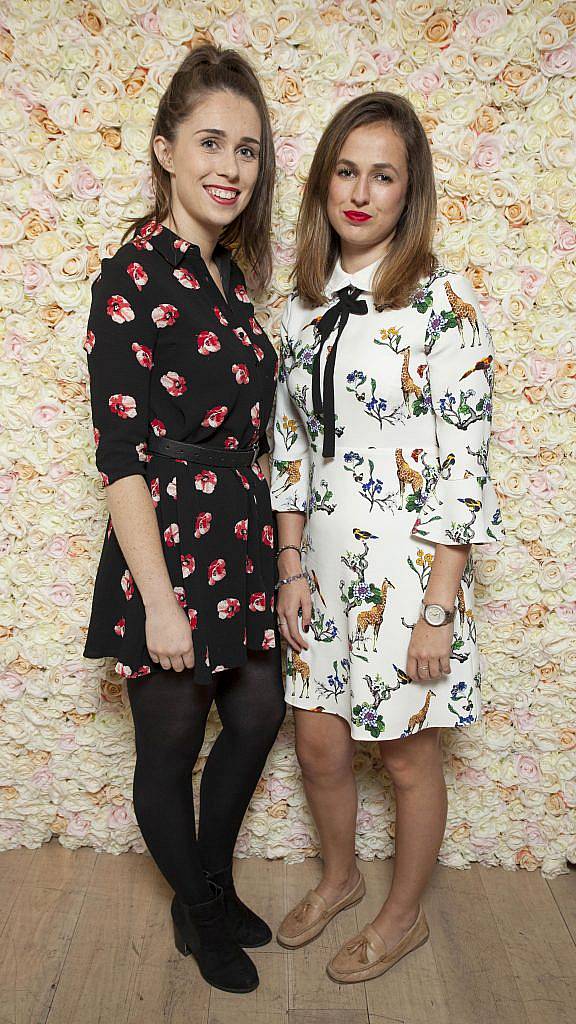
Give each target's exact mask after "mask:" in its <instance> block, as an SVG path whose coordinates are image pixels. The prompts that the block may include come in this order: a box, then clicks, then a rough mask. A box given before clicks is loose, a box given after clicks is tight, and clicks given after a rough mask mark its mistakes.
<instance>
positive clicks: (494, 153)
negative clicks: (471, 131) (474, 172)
mask: <svg viewBox="0 0 576 1024" xmlns="http://www.w3.org/2000/svg"><path fill="white" fill-rule="evenodd" d="M504 152H505V145H504V142H503V140H502V139H501V138H499V136H497V135H492V134H490V133H489V132H482V133H481V134H480V135H479V136H478V140H477V143H476V149H475V150H474V152H473V154H472V166H473V167H477V168H478V169H479V170H481V171H487V172H489V173H491V172H492V171H497V170H499V168H500V164H501V162H502V157H503V155H504Z"/></svg>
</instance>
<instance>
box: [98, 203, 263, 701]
mask: <svg viewBox="0 0 576 1024" xmlns="http://www.w3.org/2000/svg"><path fill="white" fill-rule="evenodd" d="M214 259H215V261H216V263H217V265H218V268H219V270H220V274H221V278H222V283H223V287H224V291H225V293H226V296H227V299H226V300H224V298H223V296H222V293H221V292H220V290H219V288H218V287H217V286H216V284H215V282H214V280H213V279H212V277H211V276H210V274H209V272H208V269H207V267H206V264H205V263H204V260H203V259H202V256H201V253H200V249H199V248H198V247H197V246H195V245H192V244H191V243H190V242H187V241H185V240H183V239H181V238H179V237H178V236H177V235H175V234H174V233H173V232H172V231H170V230H169V229H168V228H166V227H163V226H162V225H160V224H157V223H155V222H154V221H152V222H149V223H148V224H146V225H145V227H144V228H141V229H140V231H139V233H138V234H137V235H136V236H135V237H134V238H133V240H132V241H131V242H129V243H127V244H126V245H124V246H122V247H121V248H120V249H119V250H118V252H117V253H116V254H115V255H114V257H113V258H112V259H105V260H103V262H102V269H101V274H100V276H99V277H98V278H97V280H96V281H95V282H94V284H93V286H92V306H91V310H90V316H89V320H88V330H87V335H86V340H85V342H84V347H85V349H86V351H87V353H88V369H89V373H90V388H91V403H92V419H93V424H94V438H95V444H96V464H97V466H98V469H99V471H100V475H101V477H102V482H103V485H104V486H108V485H109V484H112V483H114V481H116V480H119V479H121V478H122V477H127V476H133V475H136V474H138V475H140V476H143V477H144V478H145V479H146V482H147V484H148V488H149V490H150V494H151V496H152V501H153V503H154V506H155V509H156V515H157V519H158V527H159V531H160V537H161V539H162V544H163V549H164V557H165V560H166V565H167V568H168V572H169V575H170V579H171V581H172V585H173V588H174V593H175V595H176V597H177V599H178V601H179V603H180V605H181V606H182V608H183V609H184V610H185V611H186V613H187V615H188V618H189V621H190V628H191V629H192V631H193V640H194V651H195V661H196V667H195V671H194V679H195V681H196V682H198V683H208V682H211V680H212V673H213V672H216V671H219V670H221V669H223V668H232V667H235V666H239V665H242V664H244V663H245V661H246V657H247V655H246V650H247V648H250V649H253V650H267V649H269V648H272V647H275V645H276V637H275V629H274V583H275V579H276V568H275V557H274V554H275V535H274V526H273V518H272V512H271V506H270V495H269V489H268V484H267V482H266V480H265V478H264V476H263V474H262V472H261V470H260V468H259V466H258V463H257V462H254V463H253V465H252V466H250V467H248V468H244V467H243V468H242V469H234V468H231V467H228V466H227V467H220V466H219V467H218V468H213V467H212V466H211V465H210V457H209V453H207V458H206V465H205V466H204V465H201V464H199V463H192V462H188V463H187V462H185V461H181V460H178V459H171V458H166V457H165V456H164V455H158V454H153V453H151V452H149V451H148V438H149V437H152V436H153V435H155V436H156V437H167V438H171V439H172V440H176V441H185V442H188V443H192V444H195V445H202V446H206V448H207V449H209V448H210V447H213V448H217V449H247V448H250V447H256V449H257V452H258V454H262V453H263V452H266V451H267V450H268V444H267V441H266V434H265V427H266V424H267V422H268V419H269V415H270V411H271V408H272V403H273V399H274V389H275V380H276V373H277V357H276V353H275V351H274V348H273V346H272V344H271V343H270V341H269V340H268V338H267V337H266V335H265V334H264V332H263V331H262V328H261V327H260V325H259V324H258V322H257V320H256V318H255V316H254V309H253V306H252V304H251V302H250V299H249V298H248V295H247V293H246V286H245V281H244V278H243V276H242V273H241V271H240V269H239V268H238V266H237V265H236V264H235V263H234V262H233V261H232V259H231V258H230V254H229V253H228V251H227V250H226V249H224V248H222V247H218V248H217V249H216V251H215V254H214ZM84 656H85V657H86V658H101V657H105V656H112V657H114V658H115V659H116V671H117V672H118V673H119V674H120V675H122V676H125V677H127V678H135V677H137V676H144V675H148V674H149V673H150V672H151V671H152V670H154V671H156V670H157V669H158V668H159V666H158V665H157V664H156V663H154V662H153V661H152V659H151V658H150V655H149V652H148V650H147V647H146V637H145V613H144V605H143V602H142V599H141V596H140V593H139V591H138V589H137V587H136V585H135V582H134V580H133V578H132V575H131V573H130V570H129V568H128V566H127V564H126V560H125V558H124V555H123V554H122V551H121V549H120V546H119V544H118V541H117V539H116V536H115V533H114V530H113V527H112V523H111V521H110V519H109V520H108V526H107V529H106V534H105V538H104V545H103V549H102V554H101V558H100V564H99V568H98V573H97V577H96V583H95V588H94V596H93V603H92V614H91V617H90V624H89V627H88V634H87V639H86V646H85V649H84Z"/></svg>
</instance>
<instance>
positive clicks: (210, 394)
mask: <svg viewBox="0 0 576 1024" xmlns="http://www.w3.org/2000/svg"><path fill="white" fill-rule="evenodd" d="M151 155H152V169H153V180H154V186H155V193H156V202H155V208H154V209H153V210H151V211H150V213H149V214H148V215H147V217H145V218H143V219H140V221H138V222H137V223H136V225H135V227H136V228H137V230H136V233H135V234H134V237H133V238H132V239H131V240H130V241H129V242H127V243H126V244H125V245H123V246H122V247H121V248H120V249H119V250H118V252H117V253H116V254H115V256H114V257H113V258H112V259H109V260H108V259H107V260H104V261H103V264H102V271H101V274H100V276H99V277H98V279H97V281H95V283H94V285H93V296H92V308H91V312H90V317H89V322H88V331H87V336H86V341H85V348H86V350H87V353H88V366H89V371H90V384H91V401H92V416H93V423H94V434H95V442H96V462H97V465H98V468H99V470H100V474H101V477H102V481H103V484H104V486H105V487H106V495H107V499H108V506H109V510H110V520H109V523H108V528H107V531H106V536H105V540H104V547H103V550H102V556H101V560H100V565H99V569H98V574H97V578H96V584H95V591H94V599H93V605H92V615H91V619H90V625H89V629H88V636H87V641H86V647H85V651H84V654H85V656H86V657H88V658H100V657H103V656H113V657H114V658H115V659H116V671H117V672H118V673H119V674H120V675H122V676H124V677H125V678H126V679H127V684H128V695H129V699H130V706H131V710H132V714H133V718H134V726H135V735H136V750H137V762H136V769H135V775H134V807H135V813H136V816H137V819H138V822H139V825H140V828H141V830H142V834H143V836H144V838H145V840H146V843H147V845H148V848H149V849H150V852H151V853H152V856H153V857H154V859H155V861H156V863H157V864H158V867H159V868H160V870H161V871H162V872H163V874H164V875H165V877H166V878H167V880H168V882H169V883H170V884H171V885H172V887H173V888H174V890H175V896H174V900H173V903H172V915H173V919H174V928H175V936H176V943H177V946H178V948H179V949H180V951H181V952H183V953H184V954H188V953H193V954H194V955H195V957H196V959H197V961H198V964H199V967H200V970H201V973H202V975H203V976H204V978H205V979H206V980H207V981H209V982H210V983H211V984H213V985H215V986H217V987H219V988H223V989H225V990H227V991H236V992H244V991H251V990H252V989H253V988H255V987H256V985H257V984H258V975H257V972H256V968H255V966H254V964H253V962H252V961H251V960H250V958H249V957H248V956H247V954H246V953H245V952H244V951H243V949H242V948H241V947H242V946H259V945H263V944H265V943H266V942H268V941H269V940H270V938H271V933H270V930H269V928H268V926H267V925H266V924H265V923H264V922H263V921H262V920H261V919H260V918H258V917H257V915H255V914H254V913H253V912H252V911H250V910H249V909H248V908H247V907H246V906H245V905H244V904H243V903H242V902H241V901H240V900H239V898H238V896H237V894H236V892H235V889H234V884H233V880H232V868H231V864H232V854H233V850H234V844H235V841H236V837H237V834H238V830H239V828H240V825H241V822H242V819H243V817H244V813H245V810H246V807H247V806H248V802H249V800H250V797H251V796H252V793H253V791H254V788H255V786H256V783H257V781H258V778H259V776H260V774H261V772H262V768H263V766H264V762H265V759H266V756H267V754H268V752H269V750H270V747H271V746H272V744H273V742H274V739H275V737H276V735H277V732H278V729H279V727H280V724H281V722H282V719H283V715H284V702H283V688H282V680H281V670H280V660H279V643H278V638H277V634H276V631H275V625H274V584H275V557H274V554H275V553H274V547H275V543H274V529H273V520H272V512H271V507H270V497H269V484H268V479H267V476H268V469H267V458H266V459H265V461H264V463H263V465H264V472H263V471H262V468H261V466H260V464H259V462H258V458H259V457H261V456H263V455H264V456H265V453H266V452H267V451H268V445H267V442H266V436H265V425H266V423H267V422H268V418H269V415H270V410H271V408H272V403H273V398H274V388H275V379H276V365H277V359H276V354H275V351H274V349H273V347H272V345H271V343H270V341H269V340H268V338H267V337H266V335H265V334H264V332H263V330H262V328H261V327H260V325H259V324H258V322H257V320H256V318H255V316H254V309H253V306H252V304H251V301H250V299H249V297H248V294H247V291H246V284H245V280H244V277H243V275H242V272H241V270H240V269H239V267H238V266H237V265H236V263H235V262H234V260H233V259H232V258H231V255H230V251H229V248H228V246H229V247H231V248H232V249H234V251H235V252H237V253H238V255H239V256H240V257H241V258H243V260H244V262H245V263H247V264H248V265H249V266H250V268H251V270H252V272H253V274H254V277H255V278H256V279H258V278H259V279H260V283H263V282H264V281H265V280H266V278H267V276H268V273H269V267H270V247H269V229H270V209H271V193H272V185H273V176H274V156H273V146H272V135H271V129H270V123H269V119H268V113H267V110H266V105H265V101H264V99H263V96H262V93H261V90H260V87H259V85H258V82H257V79H256V78H255V76H254V73H253V72H252V70H251V69H250V67H249V65H248V64H247V63H246V62H245V61H244V60H243V59H242V58H241V57H239V56H238V55H237V54H235V53H234V52H233V51H220V50H217V49H216V48H214V47H211V46H202V47H199V48H197V49H196V50H193V51H192V52H191V54H190V55H189V56H188V57H187V58H186V60H185V61H184V62H183V64H182V65H181V66H180V68H179V69H178V71H177V72H176V74H175V76H174V78H173V80H172V82H171V84H170V86H169V87H168V90H167V92H166V94H165V95H164V97H163V98H162V100H161V103H160V107H159V111H158V114H157V117H156V121H155V124H154V127H153V132H152V143H151ZM223 243H224V244H223ZM265 473H266V476H265ZM213 701H215V702H216V705H217V707H218V711H219V715H220V718H221V721H222V726H223V728H222V732H221V733H220V735H219V737H218V739H217V741H216V743H215V744H214V746H213V748H212V750H211V752H210V755H209V757H208V759H207V762H206V765H205V768H204V772H203V777H202V784H201V799H200V822H199V830H198V836H197V837H196V828H195V820H194V805H193V798H192V787H191V776H192V770H193V768H194V764H195V762H196V759H197V756H198V754H199V752H200V749H201V746H202V743H203V739H204V730H205V723H206V718H207V715H208V711H209V709H210V706H211V704H212V702H213Z"/></svg>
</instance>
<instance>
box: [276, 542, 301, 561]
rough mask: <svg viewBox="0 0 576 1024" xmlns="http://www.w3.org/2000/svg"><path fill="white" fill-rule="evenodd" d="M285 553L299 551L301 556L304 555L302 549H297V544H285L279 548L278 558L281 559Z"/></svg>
mask: <svg viewBox="0 0 576 1024" xmlns="http://www.w3.org/2000/svg"><path fill="white" fill-rule="evenodd" d="M283 551H297V552H298V554H299V555H301V554H302V548H298V547H296V545H295V544H284V545H283V546H282V547H281V548H278V551H277V552H276V558H279V556H280V555H281V554H282V552H283Z"/></svg>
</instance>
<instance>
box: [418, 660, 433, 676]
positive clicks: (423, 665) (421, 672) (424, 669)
mask: <svg viewBox="0 0 576 1024" xmlns="http://www.w3.org/2000/svg"><path fill="white" fill-rule="evenodd" d="M418 676H419V678H420V679H428V678H429V677H430V672H429V669H428V661H422V659H420V660H419V662H418Z"/></svg>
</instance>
